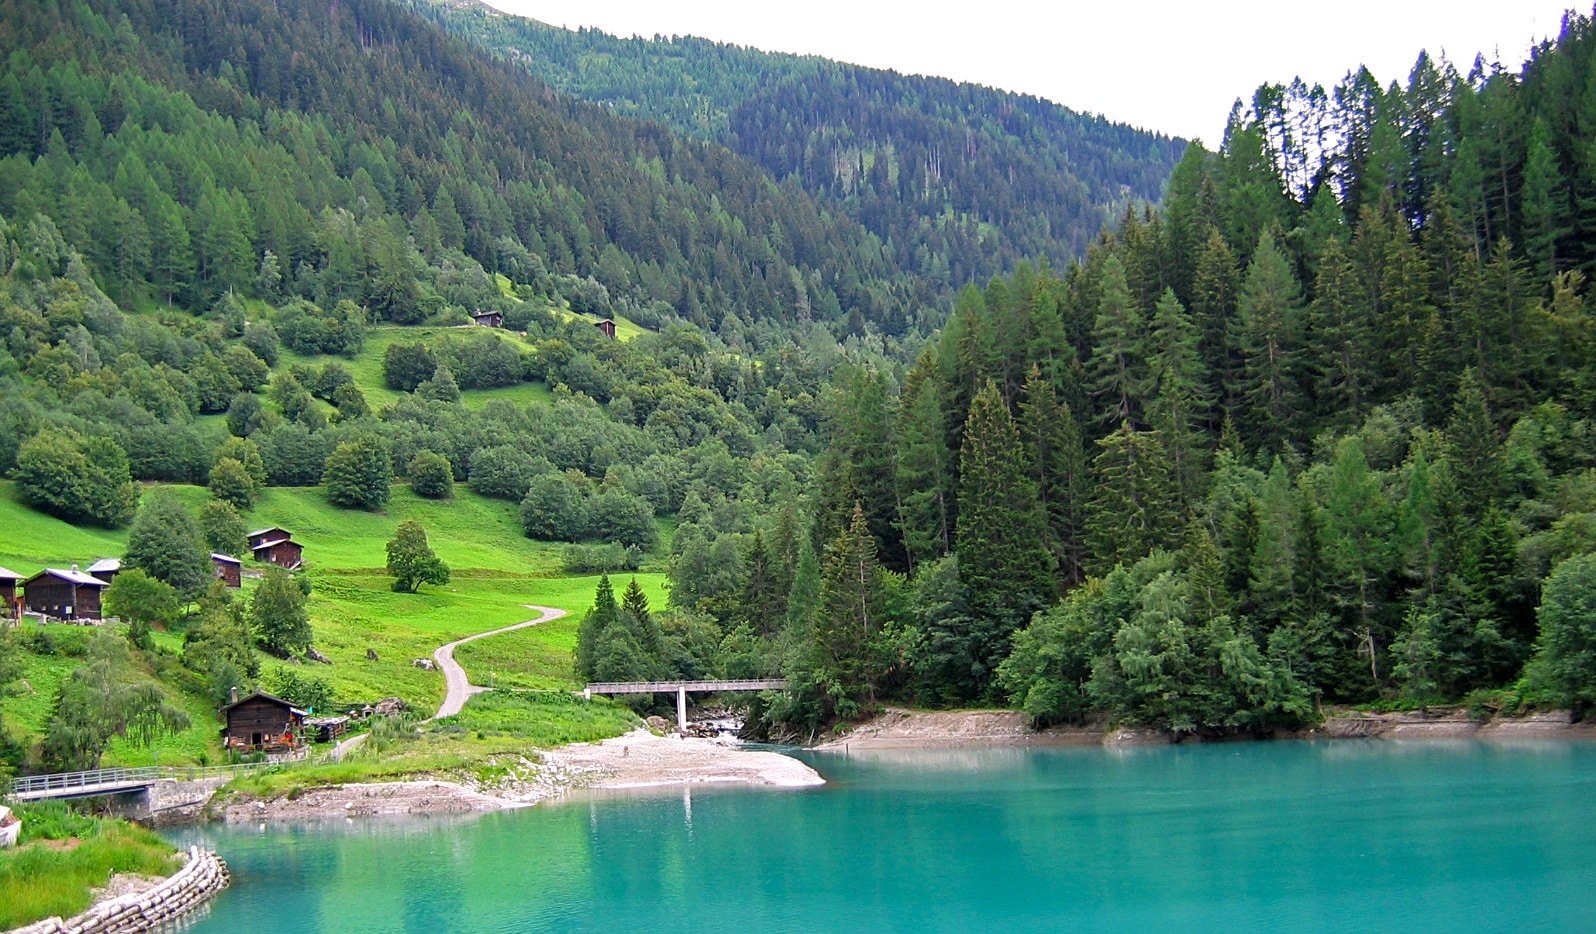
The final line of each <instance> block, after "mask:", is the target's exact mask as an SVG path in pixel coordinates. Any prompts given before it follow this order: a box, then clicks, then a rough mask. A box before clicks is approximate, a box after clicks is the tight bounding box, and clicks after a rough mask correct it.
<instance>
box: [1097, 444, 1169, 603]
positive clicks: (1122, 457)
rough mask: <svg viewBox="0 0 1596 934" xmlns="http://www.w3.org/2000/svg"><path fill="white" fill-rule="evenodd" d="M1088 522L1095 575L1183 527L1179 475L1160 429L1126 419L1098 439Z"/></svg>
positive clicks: (1143, 552) (1131, 560)
mask: <svg viewBox="0 0 1596 934" xmlns="http://www.w3.org/2000/svg"><path fill="white" fill-rule="evenodd" d="M1092 473H1093V475H1094V476H1095V477H1096V481H1097V484H1096V488H1095V495H1094V496H1093V497H1092V502H1091V506H1090V512H1089V513H1088V519H1087V526H1086V545H1087V548H1086V558H1087V565H1086V569H1087V571H1088V572H1089V573H1091V574H1093V575H1097V576H1101V575H1103V574H1106V573H1107V572H1109V571H1111V570H1113V569H1114V568H1115V567H1116V566H1119V565H1122V564H1124V565H1129V564H1132V563H1134V562H1135V561H1137V560H1138V559H1140V558H1142V557H1145V556H1146V555H1147V554H1148V553H1149V552H1151V551H1152V550H1153V549H1155V548H1162V547H1166V546H1168V545H1169V544H1171V543H1172V541H1173V540H1174V538H1175V536H1177V535H1178V534H1179V533H1180V529H1181V519H1180V511H1179V507H1178V506H1177V504H1176V499H1175V481H1174V478H1173V477H1172V476H1171V475H1170V472H1169V457H1168V455H1167V454H1166V453H1165V451H1164V446H1163V444H1162V443H1160V442H1159V439H1158V433H1157V432H1153V431H1137V430H1135V429H1134V428H1132V427H1131V426H1130V424H1129V423H1124V424H1121V425H1120V426H1119V428H1117V429H1115V430H1114V431H1113V432H1112V433H1110V434H1109V435H1107V436H1106V437H1104V438H1101V439H1099V440H1098V442H1097V456H1096V457H1095V458H1094V459H1093V461H1092Z"/></svg>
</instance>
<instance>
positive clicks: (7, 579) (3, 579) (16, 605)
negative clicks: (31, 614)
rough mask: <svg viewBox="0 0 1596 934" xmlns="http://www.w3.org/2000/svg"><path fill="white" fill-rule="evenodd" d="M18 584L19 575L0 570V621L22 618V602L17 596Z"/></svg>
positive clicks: (3, 569)
mask: <svg viewBox="0 0 1596 934" xmlns="http://www.w3.org/2000/svg"><path fill="white" fill-rule="evenodd" d="M20 583H22V575H21V574H18V573H17V572H16V571H8V570H6V569H5V568H0V620H5V619H21V618H22V600H21V598H20V596H19V595H18V594H17V585H18V584H20Z"/></svg>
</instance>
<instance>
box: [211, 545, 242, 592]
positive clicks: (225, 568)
mask: <svg viewBox="0 0 1596 934" xmlns="http://www.w3.org/2000/svg"><path fill="white" fill-rule="evenodd" d="M211 567H212V568H214V569H215V570H216V579H217V580H219V581H221V582H222V583H224V584H226V585H227V586H229V587H231V588H233V589H234V590H237V589H238V588H240V587H242V586H244V562H242V561H240V560H238V559H237V558H235V557H233V556H232V555H221V554H216V553H215V552H212V553H211Z"/></svg>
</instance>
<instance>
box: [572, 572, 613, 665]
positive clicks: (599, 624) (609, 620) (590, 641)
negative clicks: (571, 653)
mask: <svg viewBox="0 0 1596 934" xmlns="http://www.w3.org/2000/svg"><path fill="white" fill-rule="evenodd" d="M619 619H620V608H619V607H617V606H616V604H615V588H614V587H613V586H612V585H611V584H610V576H609V575H608V574H600V575H599V582H598V587H597V589H595V590H594V592H593V608H592V609H590V610H588V611H587V615H586V616H583V617H582V624H581V626H580V627H578V628H577V631H576V673H577V676H578V677H580V678H581V679H582V680H584V681H592V680H594V678H595V669H596V666H597V654H598V651H597V650H598V644H599V639H600V637H602V636H603V634H604V633H605V632H606V631H608V630H609V629H610V628H611V627H613V626H615V625H616V623H617V622H618V621H619Z"/></svg>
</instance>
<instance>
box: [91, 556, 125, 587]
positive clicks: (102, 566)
mask: <svg viewBox="0 0 1596 934" xmlns="http://www.w3.org/2000/svg"><path fill="white" fill-rule="evenodd" d="M87 573H88V575H89V576H90V577H96V578H99V579H100V580H102V581H105V582H106V583H107V584H109V583H110V582H111V581H113V580H115V579H116V575H118V574H120V573H122V560H121V559H120V558H101V559H100V560H98V561H96V562H94V563H93V564H91V565H89V568H88V572H87Z"/></svg>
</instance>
